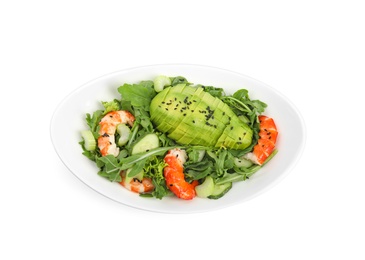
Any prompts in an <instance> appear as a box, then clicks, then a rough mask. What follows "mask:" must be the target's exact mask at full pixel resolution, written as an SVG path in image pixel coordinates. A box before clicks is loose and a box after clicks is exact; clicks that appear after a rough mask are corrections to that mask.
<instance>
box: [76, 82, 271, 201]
mask: <svg viewBox="0 0 365 260" xmlns="http://www.w3.org/2000/svg"><path fill="white" fill-rule="evenodd" d="M169 79H170V82H171V87H174V86H176V85H179V84H186V85H190V86H194V87H202V88H203V90H204V91H205V92H207V93H209V94H211V95H212V96H213V97H217V98H219V99H220V100H222V101H223V102H224V103H225V104H227V105H228V106H229V107H230V109H231V110H232V111H233V112H234V113H235V114H236V115H237V116H238V117H239V119H241V120H242V122H244V123H245V124H247V125H248V126H249V127H250V128H251V129H252V131H253V137H252V143H251V144H250V145H249V147H247V148H245V149H243V150H234V149H227V148H225V147H220V148H214V147H206V146H201V145H181V144H178V143H177V142H176V141H175V140H173V139H171V138H169V137H168V134H166V133H162V132H159V131H158V130H157V128H156V127H155V126H154V124H153V122H152V120H151V117H150V104H151V101H152V100H153V98H154V97H155V96H156V95H157V94H158V93H157V92H156V91H155V89H154V82H153V81H152V80H147V81H141V82H139V83H138V84H123V85H121V86H120V87H119V88H118V92H119V93H120V94H121V96H120V97H119V99H114V100H111V101H102V102H101V104H102V105H103V109H100V110H97V111H94V112H93V113H92V114H89V113H88V114H86V118H85V119H86V124H87V126H88V128H89V131H90V132H91V133H92V136H93V137H94V138H95V140H97V139H98V137H99V130H100V125H99V122H100V120H101V119H102V118H103V117H104V116H105V115H106V114H107V113H109V112H111V111H118V110H127V111H129V112H130V113H132V114H133V115H134V117H135V121H134V123H133V126H132V127H131V129H130V134H129V139H128V141H127V143H126V144H125V145H123V146H121V147H119V148H120V150H119V154H118V155H117V156H116V157H115V156H114V155H106V156H102V155H101V153H100V150H99V149H98V148H97V147H96V149H87V147H85V140H81V141H80V145H81V147H82V149H83V154H84V155H85V156H86V157H87V158H89V159H90V160H92V161H94V162H95V164H96V166H97V167H98V168H99V172H98V174H99V175H100V176H102V177H104V178H106V179H108V180H109V181H111V182H121V181H122V177H121V171H126V170H128V177H135V176H137V175H138V174H139V173H140V172H143V174H144V177H148V178H151V180H152V182H153V184H154V186H155V188H154V190H153V191H152V192H150V193H148V194H141V196H152V197H155V198H157V199H162V198H163V197H165V196H169V195H171V192H170V190H169V189H168V187H167V186H166V183H165V179H164V175H163V170H164V167H165V166H166V163H165V161H164V156H165V154H166V153H167V151H168V150H170V149H173V148H181V149H184V150H186V153H187V155H188V159H187V161H186V163H185V164H184V173H185V179H186V181H188V182H192V181H194V180H197V181H198V182H199V183H200V184H201V183H203V182H204V180H205V179H206V178H207V176H210V177H209V178H212V179H213V180H214V183H215V184H216V185H223V184H227V183H232V182H237V181H244V180H246V179H248V178H249V177H250V176H252V175H253V174H254V173H255V172H257V171H258V170H259V169H260V168H261V167H262V166H263V165H256V164H253V163H252V162H250V161H248V160H246V159H244V158H243V156H244V155H245V154H247V153H248V152H250V151H252V149H253V147H254V146H255V145H256V144H257V141H258V139H259V135H258V133H259V131H260V122H259V120H258V115H260V114H262V113H263V112H264V111H265V108H266V107H267V105H266V104H265V103H264V102H262V101H259V100H251V99H250V97H249V95H248V91H247V90H246V89H240V90H238V91H236V92H235V93H234V94H233V95H226V93H225V92H224V90H223V89H222V88H216V87H213V86H203V85H193V84H192V83H190V82H188V81H187V79H186V78H184V77H181V76H178V77H170V78H169ZM151 133H154V134H155V135H157V137H158V142H159V145H158V147H157V148H153V149H149V150H146V151H144V152H141V153H137V154H132V149H133V147H134V146H135V145H136V144H137V143H138V142H139V141H140V140H141V139H142V138H143V137H145V136H146V135H148V134H151ZM118 135H119V134H118V132H116V134H115V138H116V140H118V138H119V136H118ZM275 153H276V151H275V152H274V153H272V154H271V155H270V157H269V159H270V158H271V157H273V156H274V155H275ZM269 159H268V160H269ZM268 160H266V162H267V161H268ZM231 186H232V185H231ZM231 186H229V187H231ZM226 191H228V190H226ZM226 191H224V193H225V192H226ZM214 198H219V196H218V197H214Z"/></svg>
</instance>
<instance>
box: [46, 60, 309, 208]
mask: <svg viewBox="0 0 365 260" xmlns="http://www.w3.org/2000/svg"><path fill="white" fill-rule="evenodd" d="M161 74H162V75H167V76H183V77H185V78H187V79H188V81H189V82H192V83H194V84H203V85H212V86H215V87H222V88H224V90H225V92H226V93H227V94H233V92H234V91H235V90H237V89H240V88H246V89H247V90H249V95H250V98H251V99H259V100H261V101H263V102H265V103H267V104H268V108H267V109H266V111H265V113H264V114H265V115H267V116H270V117H273V118H274V120H275V122H276V125H277V127H278V131H279V137H278V141H277V149H278V150H279V152H278V154H277V155H276V156H275V157H274V158H273V159H272V160H271V161H270V162H269V163H268V164H266V165H265V167H263V168H262V169H261V170H260V171H259V172H257V173H256V174H254V175H253V176H252V177H251V178H250V179H249V180H247V181H244V182H237V183H234V185H233V188H232V189H231V190H230V191H229V192H228V193H227V194H226V195H225V196H224V197H222V198H221V199H218V200H209V199H201V198H195V199H193V200H191V201H184V200H181V199H178V198H175V197H165V198H163V199H162V200H158V199H154V198H142V197H140V196H138V194H135V193H132V192H130V191H127V190H126V189H124V188H123V187H122V186H121V185H120V184H118V183H111V182H109V181H108V180H106V179H104V178H102V177H100V176H99V175H98V174H97V171H98V169H97V167H96V166H95V165H94V163H93V162H92V161H90V160H89V159H87V158H86V157H85V156H84V155H82V149H81V147H80V145H79V141H80V140H81V137H80V131H81V130H84V129H87V125H86V122H85V114H86V113H93V112H94V111H95V110H97V109H102V106H101V103H100V101H109V100H112V99H114V98H120V95H119V93H118V91H117V88H118V87H119V86H121V85H122V84H124V83H138V82H139V81H141V80H149V79H153V78H154V77H155V76H157V75H161ZM305 136H306V132H305V126H304V121H303V119H302V117H301V116H300V114H299V112H298V110H297V109H296V108H295V106H294V105H293V104H292V103H291V102H290V101H289V100H288V99H287V98H285V97H284V96H283V95H282V94H280V93H279V92H278V91H276V90H275V89H273V88H271V87H269V86H268V85H266V84H264V83H262V82H259V81H257V80H254V79H252V78H250V77H247V76H244V75H242V74H239V73H235V72H231V71H227V70H222V69H218V68H213V67H206V66H198V65H185V64H183V65H182V64H178V65H155V66H145V67H139V68H132V69H127V70H123V71H118V72H115V73H111V74H108V75H105V76H103V77H100V78H97V79H95V80H93V81H91V82H89V83H86V84H85V85H83V86H81V87H80V88H78V89H76V90H75V91H74V92H72V93H71V94H70V95H69V96H67V97H66V98H65V99H64V100H63V101H62V102H61V104H60V105H59V106H58V107H57V109H56V111H55V113H54V115H53V118H52V121H51V139H52V142H53V145H54V148H55V150H56V152H57V154H58V155H59V157H60V158H61V160H62V162H63V163H64V164H65V165H66V167H67V168H68V169H69V170H70V171H71V172H72V173H73V174H75V175H76V176H77V177H78V178H79V179H80V180H81V181H82V182H84V183H85V184H86V185H88V186H89V187H91V188H92V189H94V190H95V191H97V192H99V193H100V194H102V195H104V196H106V197H108V198H110V199H112V200H115V201H117V202H120V203H122V204H124V205H127V206H130V207H134V208H138V209H143V210H149V211H155V212H164V213H193V212H204V211H210V210H216V209H221V208H224V207H227V206H232V205H234V204H237V203H242V202H244V201H247V200H249V199H252V198H254V197H256V196H257V195H259V194H261V193H263V192H264V191H267V190H268V189H269V188H271V187H272V186H273V185H274V184H277V183H278V182H279V181H280V180H282V179H283V177H284V176H286V175H287V174H288V173H289V172H290V171H291V170H292V169H293V167H294V165H295V164H296V162H297V161H298V159H299V157H300V155H301V153H302V151H303V148H304V144H305Z"/></svg>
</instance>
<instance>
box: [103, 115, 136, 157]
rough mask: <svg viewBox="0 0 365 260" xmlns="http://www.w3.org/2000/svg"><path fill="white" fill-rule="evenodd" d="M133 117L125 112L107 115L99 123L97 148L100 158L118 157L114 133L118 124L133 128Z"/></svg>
mask: <svg viewBox="0 0 365 260" xmlns="http://www.w3.org/2000/svg"><path fill="white" fill-rule="evenodd" d="M134 119H135V118H134V116H133V115H132V114H131V113H130V112H128V111H125V110H120V111H112V112H109V113H107V114H106V115H105V116H104V117H103V118H102V119H101V121H100V123H99V125H100V130H99V134H100V136H99V138H98V147H99V149H100V153H101V155H102V156H105V155H108V154H112V155H114V156H118V154H119V148H118V147H117V145H116V144H115V131H116V130H117V125H119V124H129V125H130V126H133V122H134Z"/></svg>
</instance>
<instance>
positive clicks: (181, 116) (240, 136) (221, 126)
mask: <svg viewBox="0 0 365 260" xmlns="http://www.w3.org/2000/svg"><path fill="white" fill-rule="evenodd" d="M150 114H151V120H152V122H153V124H154V125H155V126H156V128H157V129H158V130H159V131H161V132H163V133H166V134H167V135H168V137H170V138H171V139H173V140H175V141H176V142H177V143H179V144H183V145H202V146H208V147H216V148H220V147H226V148H229V149H245V148H246V147H248V146H249V145H250V144H251V142H252V135H253V132H252V129H251V128H250V127H249V126H248V125H246V124H245V123H244V122H242V120H240V119H239V118H238V117H237V116H236V114H235V113H234V112H233V111H232V110H231V109H230V108H229V106H228V105H227V104H225V103H224V102H222V101H221V100H220V99H219V98H216V97H213V96H212V95H210V94H209V93H207V92H205V91H204V89H203V88H202V87H192V86H188V85H186V84H179V85H176V86H174V87H167V88H165V89H164V90H163V91H161V92H160V93H158V94H157V95H156V96H155V97H154V98H153V100H152V102H151V105H150Z"/></svg>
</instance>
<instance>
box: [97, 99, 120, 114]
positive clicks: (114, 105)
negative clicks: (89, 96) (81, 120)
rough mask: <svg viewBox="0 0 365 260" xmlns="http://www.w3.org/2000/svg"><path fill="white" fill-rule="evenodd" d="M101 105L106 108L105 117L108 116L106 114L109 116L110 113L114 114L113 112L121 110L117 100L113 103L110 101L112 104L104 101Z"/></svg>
mask: <svg viewBox="0 0 365 260" xmlns="http://www.w3.org/2000/svg"><path fill="white" fill-rule="evenodd" d="M101 103H102V104H103V106H104V108H105V109H104V113H103V115H106V114H108V113H109V112H112V111H118V110H121V105H120V102H119V101H118V100H117V99H114V100H113V101H110V102H104V101H102V102H101Z"/></svg>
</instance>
